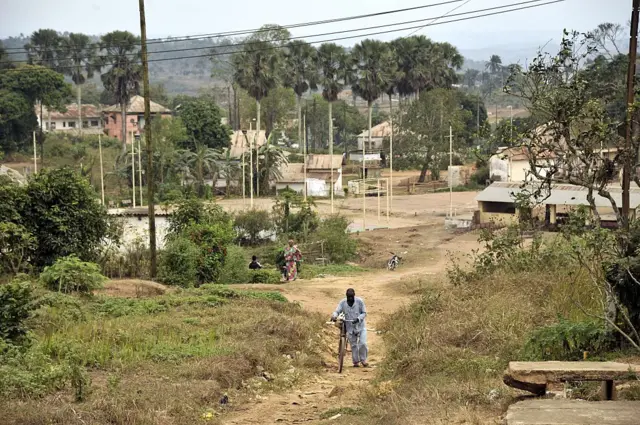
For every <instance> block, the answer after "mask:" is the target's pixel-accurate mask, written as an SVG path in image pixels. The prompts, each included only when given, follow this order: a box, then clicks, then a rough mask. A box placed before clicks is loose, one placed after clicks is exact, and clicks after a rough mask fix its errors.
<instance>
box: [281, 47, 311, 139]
mask: <svg viewBox="0 0 640 425" xmlns="http://www.w3.org/2000/svg"><path fill="white" fill-rule="evenodd" d="M316 54H317V52H316V49H315V48H314V47H313V46H312V45H310V44H309V43H307V42H305V41H302V40H293V41H290V42H289V43H288V44H287V49H286V52H285V54H284V85H285V86H286V87H290V88H292V89H293V91H294V92H295V94H296V96H297V100H298V143H300V146H302V95H303V94H304V93H306V92H307V91H308V90H309V89H311V90H316V89H317V85H316V82H317V79H318V73H317V69H316V64H315V61H316Z"/></svg>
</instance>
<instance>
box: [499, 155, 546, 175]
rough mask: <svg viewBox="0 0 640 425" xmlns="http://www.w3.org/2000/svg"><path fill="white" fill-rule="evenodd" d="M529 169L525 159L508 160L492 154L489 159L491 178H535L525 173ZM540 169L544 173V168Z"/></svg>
mask: <svg viewBox="0 0 640 425" xmlns="http://www.w3.org/2000/svg"><path fill="white" fill-rule="evenodd" d="M545 165H546V164H545ZM530 169H531V167H530V166H529V161H527V160H518V161H513V160H512V161H509V159H502V158H500V156H498V155H494V156H492V157H491V159H490V160H489V176H490V177H491V178H494V177H499V180H498V181H502V182H509V181H511V182H522V181H525V180H528V181H531V180H537V179H536V178H535V177H534V176H532V175H527V174H528V172H529V170H530ZM541 171H542V172H543V174H544V170H541Z"/></svg>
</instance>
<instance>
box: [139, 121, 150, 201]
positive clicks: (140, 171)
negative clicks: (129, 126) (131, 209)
mask: <svg viewBox="0 0 640 425" xmlns="http://www.w3.org/2000/svg"><path fill="white" fill-rule="evenodd" d="M148 125H149V123H145V128H146V127H147V126H148ZM145 133H146V131H145ZM141 138H142V137H140V135H138V180H139V181H138V184H139V185H140V206H142V204H143V202H142V146H141V144H140V139H141ZM147 186H148V185H147Z"/></svg>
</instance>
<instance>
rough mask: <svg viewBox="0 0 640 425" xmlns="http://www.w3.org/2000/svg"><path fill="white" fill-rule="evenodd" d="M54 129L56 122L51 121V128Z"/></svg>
mask: <svg viewBox="0 0 640 425" xmlns="http://www.w3.org/2000/svg"><path fill="white" fill-rule="evenodd" d="M55 129H56V123H55V122H51V130H55Z"/></svg>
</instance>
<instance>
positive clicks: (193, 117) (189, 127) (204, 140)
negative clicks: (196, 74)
mask: <svg viewBox="0 0 640 425" xmlns="http://www.w3.org/2000/svg"><path fill="white" fill-rule="evenodd" d="M178 116H179V117H180V118H181V119H182V122H183V123H184V126H185V128H186V132H187V139H185V140H184V142H183V143H181V147H182V148H184V149H190V150H195V149H196V146H197V145H199V144H201V145H204V146H206V147H208V148H213V149H221V148H226V147H228V146H229V141H230V129H229V127H228V126H226V125H224V124H222V122H221V113H220V108H218V106H217V105H216V104H215V103H214V102H213V101H211V100H208V99H193V98H192V99H189V100H188V101H186V102H184V103H182V106H181V107H180V109H179V114H178Z"/></svg>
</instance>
